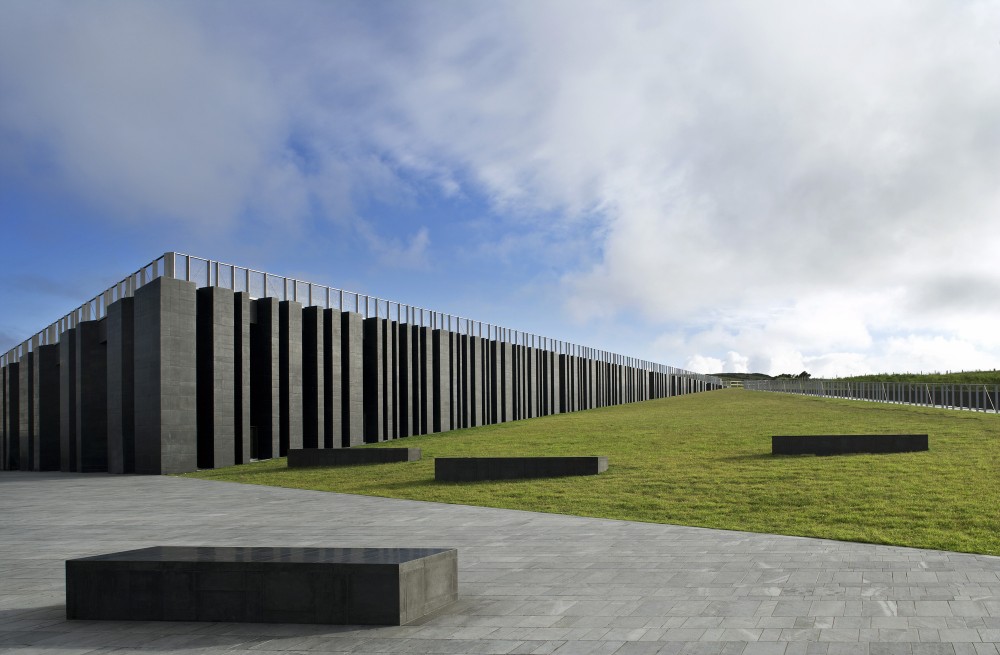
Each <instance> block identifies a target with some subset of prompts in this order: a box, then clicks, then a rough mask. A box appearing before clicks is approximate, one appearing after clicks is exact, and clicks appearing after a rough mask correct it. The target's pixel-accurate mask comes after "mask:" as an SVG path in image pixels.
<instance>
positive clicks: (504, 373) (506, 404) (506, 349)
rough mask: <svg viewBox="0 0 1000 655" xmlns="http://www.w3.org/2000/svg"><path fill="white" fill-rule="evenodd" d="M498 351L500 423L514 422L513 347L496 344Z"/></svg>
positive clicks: (506, 344)
mask: <svg viewBox="0 0 1000 655" xmlns="http://www.w3.org/2000/svg"><path fill="white" fill-rule="evenodd" d="M498 350H499V351H500V361H499V366H500V371H499V383H500V422H503V423H506V422H507V421H513V420H514V346H513V345H512V344H510V343H507V342H505V341H501V342H500V343H499V344H498Z"/></svg>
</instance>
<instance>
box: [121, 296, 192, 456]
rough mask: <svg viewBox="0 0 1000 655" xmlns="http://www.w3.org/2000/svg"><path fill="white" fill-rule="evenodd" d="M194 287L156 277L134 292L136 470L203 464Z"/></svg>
mask: <svg viewBox="0 0 1000 655" xmlns="http://www.w3.org/2000/svg"><path fill="white" fill-rule="evenodd" d="M196 314H197V301H196V295H195V285H194V284H193V283H191V282H183V281H181V280H175V279H172V278H163V277H161V278H157V279H155V280H153V281H152V282H150V283H149V284H147V285H145V286H143V287H141V288H140V289H138V290H137V291H136V293H135V433H136V437H137V438H136V444H135V471H136V473H154V474H164V473H183V472H186V471H193V470H195V468H196V467H197V464H198V438H197V431H198V412H197V374H196V368H197V366H196V365H197V355H196V348H195V347H193V346H194V344H195V343H196V339H197V320H196Z"/></svg>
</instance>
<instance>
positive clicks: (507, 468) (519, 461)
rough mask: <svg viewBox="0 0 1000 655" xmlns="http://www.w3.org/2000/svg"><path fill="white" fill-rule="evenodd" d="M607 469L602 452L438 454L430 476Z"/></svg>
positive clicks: (510, 476)
mask: <svg viewBox="0 0 1000 655" xmlns="http://www.w3.org/2000/svg"><path fill="white" fill-rule="evenodd" d="M607 470H608V458H607V457H603V456H598V457H438V458H435V460H434V479H435V480H437V481H439V482H471V481H474V480H515V479H521V478H551V477H560V476H566V475H597V474H598V473H603V472H604V471H607Z"/></svg>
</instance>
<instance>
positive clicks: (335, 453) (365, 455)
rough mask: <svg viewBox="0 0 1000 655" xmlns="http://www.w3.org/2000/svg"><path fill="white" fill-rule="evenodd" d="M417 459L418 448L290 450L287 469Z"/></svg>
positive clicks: (418, 454) (411, 460)
mask: <svg viewBox="0 0 1000 655" xmlns="http://www.w3.org/2000/svg"><path fill="white" fill-rule="evenodd" d="M418 459H420V449H419V448H292V449H289V451H288V468H301V467H304V466H352V465H354V464H386V463H390V462H415V461H417V460H418Z"/></svg>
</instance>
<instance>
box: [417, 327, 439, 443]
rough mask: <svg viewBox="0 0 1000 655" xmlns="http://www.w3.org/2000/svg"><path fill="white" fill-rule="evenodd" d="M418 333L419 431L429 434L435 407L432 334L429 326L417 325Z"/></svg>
mask: <svg viewBox="0 0 1000 655" xmlns="http://www.w3.org/2000/svg"><path fill="white" fill-rule="evenodd" d="M417 330H418V331H419V333H420V354H419V357H420V368H419V371H420V385H419V386H420V433H421V434H431V433H433V432H436V431H437V430H436V429H435V428H434V411H435V408H436V407H437V401H436V398H437V396H436V394H435V387H436V386H437V385H436V384H435V381H434V380H435V378H434V334H433V331H432V330H431V328H429V327H423V326H421V327H419V328H417Z"/></svg>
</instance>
